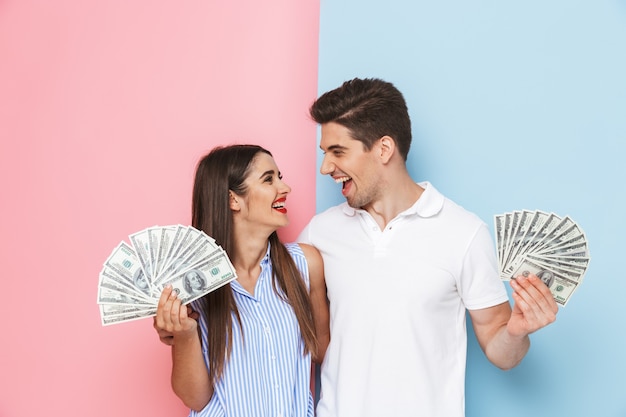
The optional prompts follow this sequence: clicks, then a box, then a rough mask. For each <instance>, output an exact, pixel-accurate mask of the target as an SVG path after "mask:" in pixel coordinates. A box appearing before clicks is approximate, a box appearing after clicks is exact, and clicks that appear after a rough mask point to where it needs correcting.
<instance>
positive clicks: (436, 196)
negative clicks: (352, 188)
mask: <svg viewBox="0 0 626 417" xmlns="http://www.w3.org/2000/svg"><path fill="white" fill-rule="evenodd" d="M417 184H418V185H419V186H420V187H422V188H423V189H424V192H423V193H422V195H421V196H420V198H418V199H417V201H416V202H415V203H414V204H413V205H412V206H411V207H409V208H408V209H406V210H405V211H403V212H402V213H400V216H409V215H412V214H417V215H418V216H420V217H433V216H435V215H436V214H438V213H439V212H440V211H441V209H442V208H443V203H444V197H443V195H442V194H441V193H440V192H439V191H437V189H436V188H435V187H433V185H432V184H431V183H430V182H428V181H423V182H418V183H417ZM342 206H343V207H342V211H343V213H344V214H345V215H347V216H350V217H352V216H354V215H355V214H356V213H357V212H361V211H365V210H362V209H355V208H353V207H350V206H349V205H348V203H347V202H344V203H343V204H342Z"/></svg>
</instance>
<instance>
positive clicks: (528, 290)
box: [469, 275, 559, 369]
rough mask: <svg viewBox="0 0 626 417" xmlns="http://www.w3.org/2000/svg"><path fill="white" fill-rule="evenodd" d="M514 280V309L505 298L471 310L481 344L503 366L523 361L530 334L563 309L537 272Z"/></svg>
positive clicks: (490, 357) (496, 363)
mask: <svg viewBox="0 0 626 417" xmlns="http://www.w3.org/2000/svg"><path fill="white" fill-rule="evenodd" d="M510 284H511V287H512V288H513V290H514V291H513V300H514V305H513V309H512V310H511V306H510V305H509V303H508V302H505V303H502V304H499V305H497V306H493V307H489V308H484V309H480V310H470V312H469V314H470V317H471V319H472V324H473V326H474V332H475V333H476V338H477V339H478V343H479V344H480V347H481V348H482V350H483V351H484V352H485V355H486V356H487V358H488V359H489V361H491V363H493V364H494V365H496V366H497V367H499V368H501V369H511V368H513V367H515V366H517V365H518V364H519V363H520V362H521V361H522V359H523V358H524V356H525V355H526V353H527V352H528V348H529V347H530V339H529V337H528V335H530V334H531V333H533V332H535V331H537V330H539V329H541V328H543V327H545V326H547V325H548V324H550V323H552V322H554V321H555V320H556V314H557V312H558V310H559V308H558V306H557V304H556V302H555V301H554V298H553V297H552V294H551V293H550V289H549V288H548V287H547V286H546V285H545V284H544V283H543V282H542V281H541V280H540V279H539V278H537V277H536V276H535V275H530V276H529V277H522V276H520V277H517V278H516V279H514V280H511V282H510Z"/></svg>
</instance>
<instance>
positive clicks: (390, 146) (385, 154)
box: [378, 135, 396, 164]
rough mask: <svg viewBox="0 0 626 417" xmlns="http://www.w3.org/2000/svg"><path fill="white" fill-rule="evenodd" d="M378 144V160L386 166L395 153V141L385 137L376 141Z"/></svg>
mask: <svg viewBox="0 0 626 417" xmlns="http://www.w3.org/2000/svg"><path fill="white" fill-rule="evenodd" d="M378 142H379V144H378V146H379V152H380V158H381V160H382V162H383V164H386V163H387V162H389V160H390V159H391V157H392V156H393V154H394V153H395V152H396V141H395V140H393V139H392V138H391V136H387V135H385V136H383V137H382V138H380V139H378Z"/></svg>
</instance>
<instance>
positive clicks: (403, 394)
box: [154, 78, 558, 417]
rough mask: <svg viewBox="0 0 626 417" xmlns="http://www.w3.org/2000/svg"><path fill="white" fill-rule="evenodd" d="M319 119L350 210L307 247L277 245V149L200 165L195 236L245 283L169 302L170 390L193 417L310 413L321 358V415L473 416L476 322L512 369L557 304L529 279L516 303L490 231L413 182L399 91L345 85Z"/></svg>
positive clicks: (377, 84)
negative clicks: (469, 389) (469, 385)
mask: <svg viewBox="0 0 626 417" xmlns="http://www.w3.org/2000/svg"><path fill="white" fill-rule="evenodd" d="M310 113H311V116H312V118H313V119H314V120H315V121H316V122H317V123H319V124H320V125H321V144H320V147H321V149H322V151H323V152H324V160H323V162H322V166H321V173H322V174H326V175H330V176H332V177H333V179H334V180H335V182H337V183H339V184H341V187H342V194H343V196H344V197H345V198H346V203H344V204H341V205H339V206H336V207H333V208H330V209H329V210H327V211H325V212H324V213H321V214H318V215H316V216H315V217H314V218H313V219H312V220H311V221H310V223H309V224H308V225H307V226H306V228H305V229H304V230H303V231H302V233H301V235H300V237H299V241H300V242H302V243H300V244H283V243H281V242H280V241H279V240H278V237H277V235H276V230H277V229H278V228H279V227H282V226H284V225H286V224H287V222H288V219H287V216H286V213H287V210H286V208H285V198H286V196H287V194H288V193H289V191H290V188H289V186H288V185H287V184H285V183H284V182H283V181H282V178H281V175H280V172H279V170H278V167H277V166H276V163H275V162H274V160H273V158H272V156H271V154H270V153H269V152H268V151H266V150H265V149H262V148H260V147H258V146H249V145H236V146H230V147H225V148H216V149H214V150H213V151H211V153H209V154H208V155H207V156H205V157H204V159H202V160H201V161H200V163H199V165H198V168H197V172H196V178H195V185H194V191H193V209H192V218H193V226H195V227H196V228H198V229H201V230H203V231H205V232H206V233H207V234H209V235H210V236H212V237H213V238H215V239H216V241H218V242H219V243H220V244H221V245H222V246H223V247H224V249H225V250H226V252H227V253H228V255H229V257H230V259H231V261H232V262H233V265H234V266H235V269H236V271H237V275H238V279H237V280H235V281H233V282H232V283H231V284H230V285H226V286H224V287H222V288H221V289H219V290H216V291H214V292H212V293H210V294H208V295H207V296H205V297H203V298H201V299H199V300H197V301H195V302H193V303H192V305H191V306H189V307H186V306H182V305H181V303H180V301H179V300H178V299H177V298H176V295H175V293H173V292H172V291H171V288H166V289H165V290H164V291H163V293H162V296H161V299H160V301H159V308H158V312H157V317H156V319H155V323H154V325H155V328H156V329H157V331H158V333H159V336H160V338H161V340H162V341H164V342H165V343H167V344H169V345H172V361H173V368H172V386H173V389H174V391H175V393H176V394H177V395H178V396H179V397H180V398H181V399H182V400H183V402H184V403H185V404H186V405H187V406H189V407H190V408H191V409H192V411H191V414H190V415H191V416H238V417H239V416H246V417H247V416H268V417H276V416H284V417H287V416H303V417H304V416H313V415H314V406H313V399H312V395H311V392H310V361H311V359H312V360H314V361H317V362H320V363H323V364H322V375H321V387H322V392H321V398H320V402H319V404H318V406H317V410H316V415H317V416H319V417H369V416H371V417H374V416H394V417H405V416H406V417H410V416H429V417H433V416H441V417H462V416H463V415H464V391H465V389H464V381H465V360H466V347H467V341H466V324H465V314H466V311H468V312H469V316H470V318H471V320H472V324H473V327H474V330H475V333H476V337H477V339H478V342H479V344H480V346H481V348H482V349H483V351H484V352H485V354H486V356H487V358H488V359H489V360H490V361H491V362H492V363H493V364H494V365H496V366H498V367H500V368H502V369H509V368H512V367H514V366H516V365H517V364H518V363H519V362H520V361H521V360H522V358H523V357H524V356H525V355H526V352H527V351H528V348H529V346H530V341H529V337H528V335H529V334H530V333H532V332H534V331H536V330H538V329H540V328H542V327H544V326H546V325H548V324H549V323H551V322H553V321H554V320H555V318H556V313H557V311H558V307H557V305H556V303H555V301H554V300H553V298H552V295H551V293H550V291H549V289H548V288H547V287H546V286H545V284H544V283H543V282H542V281H541V280H540V279H539V278H537V277H536V276H534V275H531V276H528V277H521V276H520V277H518V278H517V279H516V280H511V286H512V289H513V295H512V297H513V300H514V304H513V308H511V306H510V304H509V301H508V297H507V293H506V290H505V287H504V284H503V283H502V281H501V280H500V278H499V275H498V271H497V266H496V260H495V250H494V248H493V244H492V240H491V236H490V234H489V231H488V228H487V226H486V225H485V224H484V222H482V221H481V220H480V219H479V218H478V217H477V216H475V215H473V214H471V213H469V212H467V211H465V210H464V209H462V208H461V207H459V206H458V205H456V204H454V203H453V202H452V201H450V200H448V199H447V198H445V197H444V196H443V195H441V194H440V193H439V192H438V191H437V190H436V189H435V188H434V187H433V186H432V185H431V184H429V183H427V182H423V183H415V182H414V181H413V180H412V179H411V177H410V175H409V174H408V171H407V169H406V157H407V154H408V152H409V148H410V145H411V123H410V119H409V115H408V111H407V107H406V103H405V100H404V98H403V96H402V94H401V93H400V91H398V90H397V89H396V88H395V87H394V86H393V85H392V84H390V83H388V82H385V81H383V80H379V79H358V78H357V79H353V80H351V81H347V82H345V83H343V85H342V86H340V87H339V88H337V89H334V90H332V91H329V92H327V93H325V94H323V95H322V96H321V97H319V98H318V99H317V100H316V101H315V102H314V103H313V105H312V107H311V109H310ZM329 307H330V311H329ZM322 361H323V362H322Z"/></svg>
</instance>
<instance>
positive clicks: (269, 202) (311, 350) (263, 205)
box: [155, 145, 329, 417]
mask: <svg viewBox="0 0 626 417" xmlns="http://www.w3.org/2000/svg"><path fill="white" fill-rule="evenodd" d="M290 191H291V189H290V188H289V186H288V185H287V184H285V183H284V182H283V181H282V176H281V174H280V172H279V170H278V167H277V166H276V163H275V162H274V159H273V158H272V155H271V154H270V152H269V151H267V150H265V149H263V148H261V147H259V146H255V145H233V146H228V147H218V148H215V149H213V150H212V151H211V152H210V153H209V154H208V155H206V156H205V157H204V158H203V159H202V160H201V161H200V163H199V164H198V167H197V170H196V178H195V183H194V189H193V207H192V219H193V226H194V227H196V228H197V229H199V230H203V231H204V232H205V233H207V234H208V235H209V236H211V237H213V238H214V239H215V240H216V241H217V242H218V243H219V244H220V245H221V246H222V247H223V248H224V250H225V251H226V253H227V254H228V256H229V258H230V260H231V262H232V263H233V266H234V267H235V270H236V272H237V279H236V280H235V281H232V282H231V283H230V284H229V285H225V286H223V287H221V288H220V289H217V290H215V291H213V292H211V293H209V294H207V295H206V296H204V297H202V298H200V299H198V300H196V301H194V302H192V303H191V304H192V306H191V308H189V309H188V308H187V307H185V306H182V305H181V303H180V300H178V299H177V298H176V293H175V292H173V291H172V289H171V287H167V288H165V289H164V290H163V293H162V295H161V298H160V300H159V306H158V311H157V316H156V318H155V328H156V329H157V331H158V332H159V335H160V336H161V339H162V340H163V339H164V338H165V337H166V336H167V337H169V338H170V340H169V342H167V343H169V344H171V345H172V387H173V389H174V392H175V393H176V395H177V396H178V397H180V398H181V400H182V401H183V402H184V403H185V404H186V405H187V406H188V407H190V408H191V413H190V416H285V417H286V416H294V417H295V416H302V417H305V416H313V398H312V395H311V392H310V370H311V355H313V358H314V360H316V361H319V362H321V360H322V358H323V355H324V352H325V350H326V346H327V345H328V339H329V330H328V305H327V303H326V287H325V284H324V276H323V264H322V258H321V256H320V255H319V253H318V252H317V250H316V249H314V248H313V247H311V246H308V245H298V244H287V245H284V244H283V243H281V242H280V240H279V239H278V235H277V234H276V230H277V229H278V228H279V227H282V226H286V225H287V224H288V222H289V220H288V218H287V209H286V206H285V201H286V197H287V194H289V192H290ZM307 286H308V287H309V289H308V288H307ZM192 311H193V312H192ZM196 319H197V320H196Z"/></svg>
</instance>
